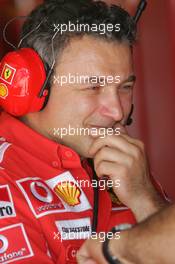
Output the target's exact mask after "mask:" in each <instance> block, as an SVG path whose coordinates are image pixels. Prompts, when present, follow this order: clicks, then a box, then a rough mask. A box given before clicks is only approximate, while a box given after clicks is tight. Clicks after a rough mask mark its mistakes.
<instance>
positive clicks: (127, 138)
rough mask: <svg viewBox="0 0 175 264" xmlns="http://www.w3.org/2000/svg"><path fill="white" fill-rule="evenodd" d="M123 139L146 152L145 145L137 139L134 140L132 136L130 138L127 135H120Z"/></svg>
mask: <svg viewBox="0 0 175 264" xmlns="http://www.w3.org/2000/svg"><path fill="white" fill-rule="evenodd" d="M120 136H121V137H123V138H125V139H126V140H127V141H128V142H129V143H131V144H133V145H135V146H137V147H139V148H140V149H141V150H142V151H144V148H145V147H144V143H143V142H142V141H140V140H138V139H136V138H132V137H130V136H128V135H127V134H124V133H121V134H120Z"/></svg>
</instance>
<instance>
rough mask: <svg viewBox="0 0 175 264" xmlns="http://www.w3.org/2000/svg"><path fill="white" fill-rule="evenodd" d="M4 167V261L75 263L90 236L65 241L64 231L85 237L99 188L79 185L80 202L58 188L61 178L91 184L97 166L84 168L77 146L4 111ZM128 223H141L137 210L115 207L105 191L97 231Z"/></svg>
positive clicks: (0, 136)
mask: <svg viewBox="0 0 175 264" xmlns="http://www.w3.org/2000/svg"><path fill="white" fill-rule="evenodd" d="M0 166H1V169H0V176H1V177H0V188H1V191H0V204H1V202H2V205H3V209H2V207H1V208H0V234H1V235H3V239H4V240H2V242H3V245H4V251H3V253H1V254H0V261H1V260H3V261H4V262H3V261H1V263H6V261H7V260H8V258H10V259H11V260H12V262H13V261H16V262H17V261H19V263H24V264H25V263H35V264H36V263H44V264H45V263H59V264H64V263H75V262H76V260H75V252H76V251H77V249H78V248H79V247H80V246H81V245H82V243H83V242H84V240H83V239H72V240H66V239H64V240H62V242H61V240H60V239H59V230H62V231H63V232H65V233H64V235H66V232H67V231H66V230H69V231H70V230H72V231H70V232H73V233H72V234H73V235H74V233H75V234H79V235H80V233H81V229H83V230H85V229H86V231H83V232H84V233H85V234H88V233H89V234H90V229H91V224H92V217H93V210H92V209H93V188H92V186H91V185H90V184H89V185H88V186H89V187H88V186H87V185H86V186H85V187H84V186H80V187H81V188H79V189H78V188H77V190H78V191H80V196H78V195H77V197H78V198H77V200H76V204H74V205H72V204H71V202H72V200H71V199H70V200H64V199H65V196H64V197H63V196H61V194H60V192H59V193H58V189H59V186H60V185H59V184H60V182H61V181H64V182H67V181H71V182H72V183H73V182H74V183H75V185H74V186H76V181H77V180H80V179H81V180H87V181H88V182H90V180H91V178H92V172H91V168H90V167H88V165H87V163H86V162H83V166H84V167H82V164H81V162H80V158H79V156H78V155H77V154H76V153H75V152H74V151H73V150H72V149H70V148H68V147H65V146H63V145H59V144H57V143H56V142H53V141H50V140H49V139H47V138H45V137H43V136H41V135H39V134H37V133H36V132H35V131H33V130H32V129H30V128H29V127H27V126H25V125H24V124H23V123H22V122H20V121H19V120H17V119H16V118H14V117H12V116H10V115H8V114H6V113H4V112H3V113H1V115H0ZM88 173H89V174H88ZM65 189H66V186H65V188H64V191H65ZM59 190H60V189H59ZM78 191H77V193H75V195H73V194H72V193H71V192H70V189H68V194H67V196H66V197H68V198H72V197H74V196H75V197H76V194H79V193H78ZM73 202H75V200H74V199H73ZM112 207H113V208H112ZM125 222H127V223H131V224H134V223H135V218H134V216H133V214H132V213H131V211H130V210H129V209H128V208H126V207H123V205H119V204H115V206H113V205H112V203H111V199H110V196H109V194H108V192H107V191H104V190H100V191H99V215H98V230H97V231H98V232H103V231H109V230H110V229H111V227H113V226H114V225H116V224H121V223H125ZM66 228H67V229H66ZM68 228H73V229H68ZM88 228H89V229H88ZM87 230H89V232H88V231H87ZM24 233H25V236H24ZM14 234H15V238H14V237H13V235H14ZM12 238H13V239H12ZM12 240H13V241H15V243H14V242H13V243H12V242H11V241H12ZM7 241H8V243H7ZM26 241H28V244H29V245H30V246H29V245H27V242H26ZM7 244H8V246H7V247H5V246H6V245H7ZM22 247H23V248H25V250H23V252H21V251H20V250H21V248H22ZM30 248H31V250H30ZM1 249H2V248H1ZM48 250H49V252H50V253H48ZM29 251H30V252H29ZM1 252H2V250H1ZM14 252H15V253H16V252H20V253H18V254H17V253H16V254H15V253H14ZM12 253H13V254H12ZM10 254H11V255H10ZM48 254H50V255H51V257H49V256H48ZM32 255H33V256H32ZM24 256H25V258H23V257H24ZM20 257H22V260H21V258H20ZM16 262H15V263H16Z"/></svg>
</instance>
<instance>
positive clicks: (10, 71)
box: [1, 63, 16, 84]
mask: <svg viewBox="0 0 175 264" xmlns="http://www.w3.org/2000/svg"><path fill="white" fill-rule="evenodd" d="M15 72H16V69H15V68H13V67H12V66H10V65H8V64H7V63H6V64H5V65H4V67H3V70H2V72H1V79H2V80H3V81H5V82H6V83H8V84H12V81H13V78H14V76H15Z"/></svg>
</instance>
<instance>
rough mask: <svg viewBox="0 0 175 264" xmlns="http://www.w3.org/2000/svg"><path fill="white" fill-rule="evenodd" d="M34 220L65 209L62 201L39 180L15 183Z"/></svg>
mask: <svg viewBox="0 0 175 264" xmlns="http://www.w3.org/2000/svg"><path fill="white" fill-rule="evenodd" d="M16 183H17V185H18V187H19V188H20V190H21V192H22V193H23V195H24V197H25V199H26V201H27V203H28V205H29V207H30V209H31V210H32V212H33V214H34V216H35V217H36V218H39V217H42V216H44V215H48V214H53V213H57V212H59V213H60V212H64V211H65V210H66V209H65V207H64V205H63V203H62V201H61V200H60V199H59V198H58V197H57V196H56V194H54V192H53V191H52V190H51V189H50V188H49V186H47V184H46V183H45V182H44V181H42V180H41V179H39V178H25V179H22V180H19V181H17V182H16Z"/></svg>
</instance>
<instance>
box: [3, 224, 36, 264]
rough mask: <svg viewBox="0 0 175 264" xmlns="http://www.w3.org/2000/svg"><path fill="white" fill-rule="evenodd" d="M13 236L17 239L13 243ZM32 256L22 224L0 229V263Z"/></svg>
mask: <svg viewBox="0 0 175 264" xmlns="http://www.w3.org/2000/svg"><path fill="white" fill-rule="evenodd" d="M14 237H17V238H18V239H17V241H16V242H15V243H14ZM32 256H34V254H33V251H32V248H31V245H30V243H29V240H28V237H27V235H26V232H25V229H24V226H23V224H21V223H19V224H15V225H11V226H7V227H4V228H1V229H0V263H4V264H5V263H10V262H16V260H21V259H25V258H30V257H32Z"/></svg>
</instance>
